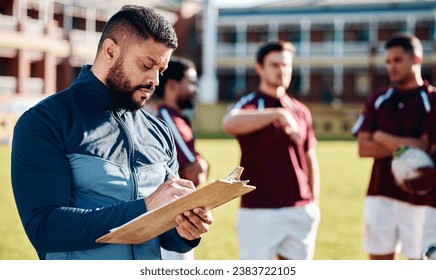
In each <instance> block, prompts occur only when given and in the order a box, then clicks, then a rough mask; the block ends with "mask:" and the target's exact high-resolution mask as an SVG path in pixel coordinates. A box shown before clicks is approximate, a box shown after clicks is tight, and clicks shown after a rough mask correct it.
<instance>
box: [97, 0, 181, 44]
mask: <svg viewBox="0 0 436 280" xmlns="http://www.w3.org/2000/svg"><path fill="white" fill-rule="evenodd" d="M121 36H125V37H126V40H132V41H141V40H143V41H145V40H148V39H150V38H152V39H154V40H155V41H156V42H159V43H163V44H165V46H167V47H169V48H171V49H176V48H177V46H178V43H177V35H176V32H175V30H174V28H173V26H172V25H171V23H170V22H169V21H168V20H166V19H165V18H164V17H163V16H162V15H160V14H158V13H157V12H156V11H155V10H154V9H152V8H148V7H143V6H136V5H125V6H123V7H122V8H121V9H120V10H119V11H118V12H117V13H116V14H114V15H113V16H112V17H111V18H110V19H109V21H108V22H107V23H106V25H105V27H104V28H103V33H102V35H101V38H100V41H99V43H98V49H100V48H101V46H102V44H103V41H104V40H106V39H107V38H111V39H112V40H114V41H115V42H116V43H117V44H120V43H121V41H122V39H121Z"/></svg>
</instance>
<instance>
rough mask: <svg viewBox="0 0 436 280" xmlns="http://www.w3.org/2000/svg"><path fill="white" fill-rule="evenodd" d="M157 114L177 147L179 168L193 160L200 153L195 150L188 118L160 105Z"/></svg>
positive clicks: (198, 156)
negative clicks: (171, 134)
mask: <svg viewBox="0 0 436 280" xmlns="http://www.w3.org/2000/svg"><path fill="white" fill-rule="evenodd" d="M157 116H158V117H159V118H161V119H163V120H164V121H165V122H166V123H167V124H168V127H169V128H170V130H171V132H172V133H173V136H174V141H175V143H176V149H177V161H178V162H179V166H180V168H182V167H184V166H185V165H187V164H189V163H193V162H195V161H196V160H197V159H198V158H200V157H201V155H200V154H199V153H198V152H197V151H196V150H195V138H194V133H193V131H192V127H191V125H190V122H189V121H188V119H186V118H185V117H184V116H182V115H181V114H180V113H179V112H178V111H177V110H174V109H173V108H171V107H169V106H165V105H162V106H160V107H159V109H158V111H157Z"/></svg>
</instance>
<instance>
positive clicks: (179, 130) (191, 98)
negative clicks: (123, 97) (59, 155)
mask: <svg viewBox="0 0 436 280" xmlns="http://www.w3.org/2000/svg"><path fill="white" fill-rule="evenodd" d="M197 84H198V83H197V71H196V69H195V65H194V63H193V62H192V61H190V60H188V59H185V58H181V57H172V58H171V60H170V62H169V63H168V68H167V69H166V70H165V72H164V74H163V75H162V77H161V78H160V84H159V86H158V87H157V88H156V91H155V96H156V97H157V98H160V99H161V100H160V101H158V104H160V105H158V106H159V108H158V111H157V116H158V117H160V118H161V119H163V120H164V121H165V122H166V123H167V124H168V126H169V128H170V129H171V132H172V133H173V136H174V140H175V143H176V149H177V161H178V162H179V166H180V167H179V174H180V177H181V178H183V179H188V180H190V181H192V182H193V183H194V185H195V186H198V185H201V184H203V183H205V182H206V179H207V177H208V169H209V166H208V164H207V162H206V161H205V160H204V159H203V158H202V156H201V155H200V153H199V152H197V151H196V150H195V139H194V133H193V131H192V127H191V122H190V120H189V119H188V118H187V117H186V116H184V115H183V111H184V110H187V109H194V105H195V104H194V102H195V98H196V93H197ZM162 259H164V260H165V259H166V260H168V259H172V260H182V259H183V260H189V259H190V260H192V259H194V250H191V251H189V252H187V253H184V254H179V253H176V252H169V251H166V250H162Z"/></svg>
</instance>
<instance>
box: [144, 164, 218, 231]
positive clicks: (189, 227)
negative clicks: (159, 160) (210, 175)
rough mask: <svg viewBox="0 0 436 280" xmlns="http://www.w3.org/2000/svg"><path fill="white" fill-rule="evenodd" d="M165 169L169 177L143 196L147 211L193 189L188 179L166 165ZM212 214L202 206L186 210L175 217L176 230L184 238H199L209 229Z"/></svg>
mask: <svg viewBox="0 0 436 280" xmlns="http://www.w3.org/2000/svg"><path fill="white" fill-rule="evenodd" d="M164 166H165V170H166V172H167V173H168V175H169V177H170V179H168V180H167V181H165V182H164V183H163V184H161V185H160V186H159V187H158V188H157V189H156V191H155V192H153V193H152V194H151V195H150V196H148V197H146V198H145V205H146V207H147V211H151V210H153V209H156V208H158V207H160V206H162V205H165V204H167V203H169V202H171V201H173V200H175V199H178V198H180V197H182V196H184V195H186V194H189V193H191V192H193V191H195V186H194V184H193V183H192V182H191V181H189V180H184V179H180V178H179V176H177V174H176V173H175V172H174V171H173V170H171V168H169V167H168V166H167V165H164ZM212 221H213V219H212V214H211V212H210V211H206V210H204V209H202V208H195V209H192V210H187V211H185V212H183V213H181V214H180V215H178V216H177V217H176V219H175V222H176V230H177V232H178V234H179V235H180V236H182V237H183V238H185V239H188V240H193V239H196V238H200V237H201V236H202V235H203V234H204V233H205V232H207V231H208V230H209V225H210V224H211V223H212Z"/></svg>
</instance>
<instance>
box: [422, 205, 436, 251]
mask: <svg viewBox="0 0 436 280" xmlns="http://www.w3.org/2000/svg"><path fill="white" fill-rule="evenodd" d="M434 244H436V208H433V207H429V206H427V207H426V209H425V220H424V248H423V251H424V250H425V249H427V248H428V247H429V246H430V245H434Z"/></svg>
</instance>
